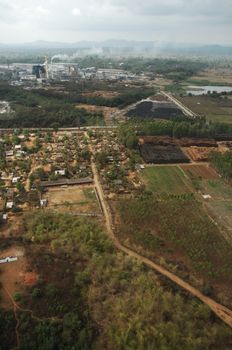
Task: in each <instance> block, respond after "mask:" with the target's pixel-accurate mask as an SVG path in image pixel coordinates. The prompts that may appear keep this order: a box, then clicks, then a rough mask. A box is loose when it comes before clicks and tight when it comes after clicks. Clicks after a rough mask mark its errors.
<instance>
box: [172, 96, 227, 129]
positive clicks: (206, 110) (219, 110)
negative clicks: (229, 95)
mask: <svg viewBox="0 0 232 350" xmlns="http://www.w3.org/2000/svg"><path fill="white" fill-rule="evenodd" d="M178 99H179V100H180V101H181V102H182V103H183V104H184V105H186V106H187V107H188V108H189V109H191V110H192V111H193V112H195V113H196V114H198V115H200V116H206V118H207V119H208V120H212V121H214V122H224V123H232V100H231V99H223V98H221V97H217V98H216V97H210V96H186V97H180V98H178Z"/></svg>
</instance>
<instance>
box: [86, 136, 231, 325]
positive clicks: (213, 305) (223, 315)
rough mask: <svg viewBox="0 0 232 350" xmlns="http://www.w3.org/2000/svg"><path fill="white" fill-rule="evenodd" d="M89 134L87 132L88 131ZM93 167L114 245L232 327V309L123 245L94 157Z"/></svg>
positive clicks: (108, 229) (108, 230) (109, 233)
mask: <svg viewBox="0 0 232 350" xmlns="http://www.w3.org/2000/svg"><path fill="white" fill-rule="evenodd" d="M86 135H87V133H86ZM87 137H88V136H87ZM89 149H90V151H91V153H92V154H93V149H92V146H91V144H90V143H89ZM91 167H92V172H93V178H94V182H95V186H96V190H97V192H98V196H99V200H100V202H101V206H102V210H103V214H104V217H105V224H106V228H107V233H108V235H109V237H110V238H111V240H112V241H113V243H114V245H115V246H116V247H117V248H118V249H119V250H121V251H122V252H124V253H126V254H127V255H129V256H131V257H133V258H136V259H138V260H139V261H141V262H142V263H144V264H146V265H147V266H149V267H151V268H152V269H153V270H155V271H157V272H158V273H160V274H161V275H163V276H165V277H167V278H168V279H170V280H171V281H172V282H174V283H176V284H177V285H178V286H180V287H181V288H183V289H185V290H186V291H188V292H189V293H190V294H191V295H193V296H194V297H196V298H198V299H199V300H201V301H202V302H203V303H204V304H206V305H208V307H209V308H210V309H211V310H212V311H213V312H214V313H215V314H216V315H217V316H218V317H219V318H220V319H221V320H222V321H223V322H225V323H226V324H227V325H228V326H229V327H231V328H232V311H231V310H230V309H228V308H227V307H225V306H223V305H221V304H219V303H217V302H216V301H214V300H213V299H211V298H209V297H207V296H205V295H204V294H202V293H201V292H200V291H199V290H198V289H196V288H195V287H193V286H191V285H190V284H189V283H187V282H185V281H184V280H182V279H181V278H180V277H178V276H176V275H175V274H174V273H172V272H170V271H168V270H167V269H165V268H164V267H162V266H160V265H158V264H156V263H154V262H153V261H151V260H149V259H147V258H145V257H143V256H142V255H140V254H138V253H136V252H134V251H133V250H131V249H129V248H127V247H125V246H123V245H122V244H121V243H120V241H119V240H118V238H117V237H116V236H115V234H114V231H113V220H112V215H111V211H110V208H109V206H108V203H107V201H106V199H105V197H104V192H103V189H102V186H101V182H100V178H99V175H98V171H97V168H96V165H95V163H94V159H93V157H92V158H91Z"/></svg>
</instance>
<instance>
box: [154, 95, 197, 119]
mask: <svg viewBox="0 0 232 350" xmlns="http://www.w3.org/2000/svg"><path fill="white" fill-rule="evenodd" d="M161 94H162V95H163V96H166V97H167V98H168V99H169V100H171V101H172V102H174V103H175V104H176V105H177V106H178V107H179V108H180V109H182V111H183V112H184V114H186V115H187V116H189V117H191V118H196V114H195V113H194V112H193V111H191V110H190V109H189V108H188V107H186V106H185V105H183V103H181V102H180V101H178V100H177V99H176V98H175V97H173V96H172V95H171V94H168V93H166V92H164V91H161Z"/></svg>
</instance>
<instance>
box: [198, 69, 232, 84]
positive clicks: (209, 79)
mask: <svg viewBox="0 0 232 350" xmlns="http://www.w3.org/2000/svg"><path fill="white" fill-rule="evenodd" d="M191 82H194V83H195V84H197V83H201V84H202V85H207V84H208V83H211V84H213V85H215V84H216V83H217V84H220V85H224V84H225V85H227V84H232V71H231V69H209V70H205V71H203V72H201V73H200V74H198V75H196V76H193V77H191ZM206 83H207V84H206ZM199 85H200V84H199Z"/></svg>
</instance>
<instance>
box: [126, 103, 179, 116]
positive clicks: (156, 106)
mask: <svg viewBox="0 0 232 350" xmlns="http://www.w3.org/2000/svg"><path fill="white" fill-rule="evenodd" d="M127 116H128V117H131V118H140V119H168V120H173V119H177V118H179V117H183V113H182V111H181V110H180V109H179V108H178V107H176V105H175V104H174V103H172V102H168V101H151V100H149V101H142V102H141V103H139V104H137V105H136V107H135V108H134V109H132V110H130V111H129V112H128V113H127Z"/></svg>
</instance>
